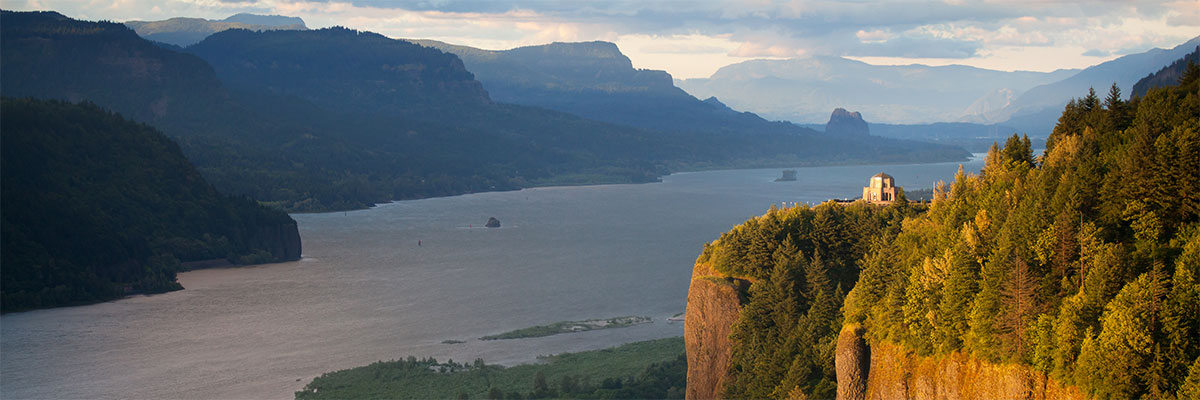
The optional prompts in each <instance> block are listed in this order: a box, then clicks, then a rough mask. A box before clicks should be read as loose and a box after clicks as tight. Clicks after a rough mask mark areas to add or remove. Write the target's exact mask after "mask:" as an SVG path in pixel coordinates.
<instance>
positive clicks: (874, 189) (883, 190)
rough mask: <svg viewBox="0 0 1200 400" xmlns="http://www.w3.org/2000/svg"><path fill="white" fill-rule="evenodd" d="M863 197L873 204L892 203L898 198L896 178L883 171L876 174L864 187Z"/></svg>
mask: <svg viewBox="0 0 1200 400" xmlns="http://www.w3.org/2000/svg"><path fill="white" fill-rule="evenodd" d="M862 198H863V200H866V201H868V202H870V203H873V204H891V203H892V202H893V201H895V200H896V180H895V179H892V176H891V175H888V174H885V173H882V172H880V173H878V174H875V176H872V177H871V179H869V180H867V186H865V187H863V195H862Z"/></svg>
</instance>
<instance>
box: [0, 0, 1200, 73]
mask: <svg viewBox="0 0 1200 400" xmlns="http://www.w3.org/2000/svg"><path fill="white" fill-rule="evenodd" d="M0 7H3V8H4V9H11V10H55V11H59V12H61V13H63V14H66V15H67V16H69V17H73V18H79V19H89V20H97V19H106V20H112V21H128V20H159V19H166V18H169V17H176V16H188V17H202V18H209V19H221V18H224V17H227V16H229V15H232V14H235V13H239V12H251V13H259V14H280V15H288V16H297V17H301V18H304V21H305V22H306V23H307V24H308V26H309V27H310V28H318V27H327V26H333V25H341V26H345V27H349V28H355V29H360V30H368V31H374V32H378V33H382V34H384V35H387V36H391V37H396V38H424V39H436V40H441V41H445V42H449V43H454V44H462V45H468V46H474V47H481V48H486V49H507V48H512V47H517V46H522V45H532V44H543V43H548V42H553V41H589V40H606V41H611V42H615V43H617V45H618V46H620V48H621V50H622V51H623V52H624V53H625V54H626V55H628V56H629V57H630V58H631V59H632V60H633V63H634V65H635V66H636V67H639V68H652V69H663V70H666V71H667V72H670V73H671V74H672V75H674V76H675V77H676V78H695V77H707V76H708V75H710V74H712V73H713V72H714V71H716V70H717V69H718V68H720V67H722V66H725V65H728V64H731V63H735V62H739V61H744V60H748V59H754V58H792V57H805V56H812V55H834V56H847V57H852V58H855V59H859V60H863V61H867V62H870V63H876V64H880V63H886V64H911V63H922V64H931V65H944V64H964V65H973V66H977V67H983V68H991V69H1001V70H1034V71H1050V70H1054V69H1058V68H1082V67H1086V66H1089V65H1094V64H1097V63H1100V62H1103V61H1107V60H1110V59H1113V58H1116V57H1119V56H1121V55H1124V54H1129V53H1137V52H1143V51H1146V50H1149V49H1151V48H1154V47H1162V48H1170V47H1174V46H1176V45H1179V44H1180V43H1183V42H1184V41H1187V40H1188V39H1191V38H1193V37H1195V36H1197V35H1200V0H1187V1H1054V0H1027V1H963V0H946V1H928V2H927V1H802V0H796V1H770V0H739V1H657V0H650V1H646V0H642V1H637V0H634V1H626V0H611V1H550V0H536V1H528V0H509V1H485V0H428V1H383V0H0Z"/></svg>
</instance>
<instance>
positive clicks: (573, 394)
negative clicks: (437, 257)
mask: <svg viewBox="0 0 1200 400" xmlns="http://www.w3.org/2000/svg"><path fill="white" fill-rule="evenodd" d="M541 361H544V362H542V363H537V364H524V365H517V366H513V367H507V368H506V367H502V366H498V365H488V364H484V362H483V360H481V359H476V360H475V361H474V362H473V363H470V364H467V363H456V362H454V360H447V361H446V362H438V361H437V360H436V359H433V358H426V359H417V358H416V357H408V358H407V359H404V360H394V361H386V362H385V361H380V362H376V363H373V364H370V365H366V366H362V367H357V368H351V369H347V370H342V371H336V372H330V373H326V374H323V375H321V376H319V377H317V378H315V379H313V381H312V382H310V383H309V384H308V385H306V386H305V387H304V390H301V391H299V392H296V398H297V399H303V400H316V399H449V398H459V399H462V398H469V399H565V398H569V399H682V398H683V394H684V388H685V385H686V383H685V380H686V375H687V358H686V357H685V356H684V349H683V338H681V337H676V338H668V339H658V340H650V341H645V342H636V343H629V344H625V345H621V346H618V347H614V348H609V349H602V350H594V351H585V352H580V353H564V354H558V355H554V356H549V357H543V358H541Z"/></svg>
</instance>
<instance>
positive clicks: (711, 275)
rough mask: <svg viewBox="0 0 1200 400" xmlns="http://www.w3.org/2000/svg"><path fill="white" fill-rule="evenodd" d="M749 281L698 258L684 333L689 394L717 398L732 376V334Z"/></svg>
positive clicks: (690, 288)
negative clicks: (743, 290)
mask: <svg viewBox="0 0 1200 400" xmlns="http://www.w3.org/2000/svg"><path fill="white" fill-rule="evenodd" d="M744 284H745V281H741V280H737V279H733V278H727V277H725V276H722V275H721V274H720V273H718V272H717V271H716V270H714V269H713V266H712V264H711V262H697V263H696V266H695V268H693V269H692V284H691V286H689V287H688V302H687V317H686V318H685V321H684V328H683V335H684V342H685V346H686V348H687V359H688V372H687V398H688V399H693V400H697V399H716V398H718V397H719V395H720V394H721V388H722V386H724V383H725V380H726V379H727V378H728V377H729V362H730V357H731V356H732V353H733V344H732V343H731V342H730V340H729V334H730V333H731V332H732V331H733V324H734V323H735V322H737V320H738V315H739V313H741V311H742V301H741V298H740V296H739V293H740V292H741V289H740V287H741V286H742V285H744Z"/></svg>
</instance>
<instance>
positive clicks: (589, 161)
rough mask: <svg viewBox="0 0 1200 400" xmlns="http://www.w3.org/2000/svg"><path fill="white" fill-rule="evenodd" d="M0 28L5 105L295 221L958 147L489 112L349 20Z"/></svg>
mask: <svg viewBox="0 0 1200 400" xmlns="http://www.w3.org/2000/svg"><path fill="white" fill-rule="evenodd" d="M0 27H2V28H3V35H0V41H2V43H0V52H2V53H3V57H0V60H2V61H3V70H4V74H2V75H0V80H2V81H3V82H2V84H3V87H4V92H5V94H6V95H10V96H32V97H38V98H49V99H65V100H69V101H80V100H88V101H92V102H94V103H96V104H97V105H99V106H101V107H106V108H109V109H111V110H113V111H116V112H120V113H122V114H123V115H127V116H128V117H129V118H131V119H133V120H135V121H139V122H144V123H148V124H150V125H152V126H154V127H156V128H159V129H160V130H162V131H163V132H164V133H166V134H167V135H169V136H171V137H172V138H174V139H176V140H177V141H178V142H179V144H180V147H181V148H182V150H183V152H184V154H186V155H187V156H188V158H189V159H190V160H191V161H192V162H193V163H194V164H195V165H196V167H197V168H198V169H199V170H200V172H201V173H202V174H203V175H204V176H205V178H206V179H208V180H209V181H210V182H212V183H213V185H214V186H216V187H217V188H219V189H220V190H222V191H224V192H227V193H232V194H238V195H245V196H250V197H251V198H254V199H255V200H259V201H262V202H264V203H267V204H270V205H272V206H274V207H277V208H281V209H285V210H289V211H328V210H340V209H353V208H363V207H368V206H370V205H372V204H375V203H380V202H386V201H390V200H397V199H411V198H423V197H433V196H446V195H454V194H462V193H470V192H480V191H490V190H512V189H518V188H522V187H530V186H537V185H549V184H582V183H631V182H652V181H655V180H656V179H657V178H658V177H659V176H661V175H664V174H667V173H670V172H673V171H679V170H685V169H699V168H718V167H726V168H729V167H747V166H767V165H771V166H778V165H787V166H796V165H815V164H830V163H862V162H912V161H917V160H920V161H937V160H955V159H962V158H964V157H965V156H966V155H967V153H965V152H964V151H962V150H961V149H958V148H954V147H948V146H937V145H926V144H920V143H913V142H903V141H894V140H862V141H845V140H838V139H833V138H825V137H821V136H820V135H815V134H812V132H808V131H807V130H798V131H796V132H782V133H777V134H771V135H751V134H746V132H740V131H728V132H698V133H697V132H663V131H648V130H643V129H637V128H632V127H628V126H620V125H614V124H609V123H603V122H597V121H594V120H588V119H584V118H580V117H578V116H576V115H571V114H567V113H563V112H557V111H551V110H547V109H541V108H535V107H529V106H521V105H513V104H504V103H493V102H492V101H491V100H490V99H489V98H488V95H487V92H486V91H484V90H483V89H482V87H481V86H480V83H479V82H478V81H476V80H474V78H473V75H472V74H471V73H470V72H468V71H467V70H466V69H465V68H464V67H463V65H462V62H461V61H460V60H459V59H458V58H457V57H456V56H454V55H451V54H446V53H442V52H440V51H438V50H435V49H430V48H425V47H421V46H418V45H414V44H411V43H408V42H405V41H400V40H393V39H389V38H386V37H383V36H381V35H378V34H374V33H370V32H360V31H355V30H350V29H345V28H328V29H321V30H315V31H269V32H250V31H245V30H233V31H225V32H220V33H217V34H214V35H212V36H210V37H208V38H207V39H205V41H204V42H201V43H199V44H197V45H195V46H193V47H192V48H189V50H188V51H193V52H195V53H196V54H197V55H200V56H201V57H203V59H202V58H201V57H197V56H195V55H192V54H185V53H181V52H177V51H174V50H171V49H168V48H164V47H160V46H158V45H155V44H153V43H151V42H149V41H146V40H144V39H142V38H139V37H138V36H137V35H136V34H134V33H133V31H131V30H130V29H129V28H127V27H125V26H123V25H120V24H113V23H107V22H86V21H76V20H72V19H70V18H67V17H64V16H62V15H60V14H57V13H52V12H44V13H19V12H8V11H5V12H3V23H2V24H0ZM206 60H207V61H206ZM210 62H211V65H210V64H209V63H210Z"/></svg>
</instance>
